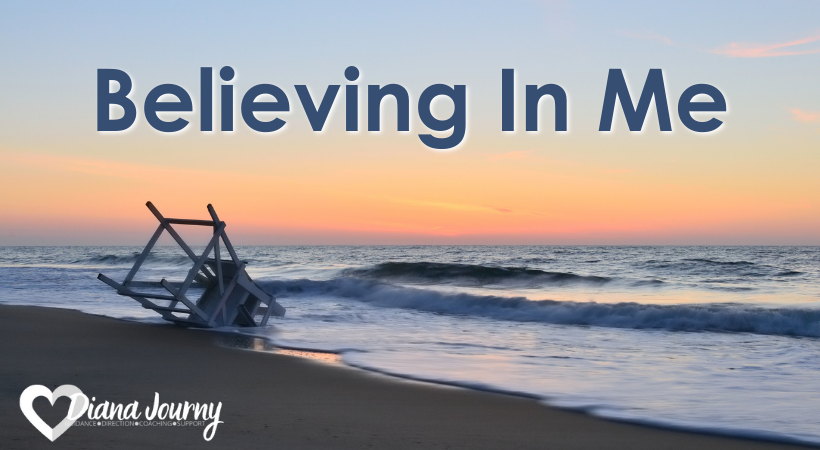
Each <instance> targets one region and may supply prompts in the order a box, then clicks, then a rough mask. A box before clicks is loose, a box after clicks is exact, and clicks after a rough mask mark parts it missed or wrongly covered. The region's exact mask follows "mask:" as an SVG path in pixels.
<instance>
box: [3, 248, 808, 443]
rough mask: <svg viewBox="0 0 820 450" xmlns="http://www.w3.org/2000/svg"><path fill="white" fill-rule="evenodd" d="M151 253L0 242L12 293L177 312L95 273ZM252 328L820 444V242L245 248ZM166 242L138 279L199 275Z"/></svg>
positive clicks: (520, 389)
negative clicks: (255, 324)
mask: <svg viewBox="0 0 820 450" xmlns="http://www.w3.org/2000/svg"><path fill="white" fill-rule="evenodd" d="M140 250H141V248H136V247H5V248H0V303H7V304H30V305H41V306H53V307H63V308H74V309H79V310H82V311H86V312H90V313H95V314H104V315H109V316H113V317H120V318H130V319H134V320H144V321H161V319H159V318H158V316H157V315H156V314H155V313H153V312H152V311H149V310H145V309H142V308H141V307H140V306H139V305H138V304H137V303H136V302H134V301H133V300H131V299H129V298H126V297H121V296H118V295H116V294H115V293H114V292H113V290H111V289H110V288H109V287H108V286H106V285H104V284H103V283H101V282H99V281H97V280H96V275H97V273H99V272H102V273H105V274H106V275H108V276H111V277H112V278H114V279H121V278H122V277H124V275H125V273H126V272H127V271H128V269H129V268H130V266H131V265H132V264H133V262H134V260H135V258H136V255H137V254H138V253H139V252H140ZM237 252H238V253H239V255H240V257H241V258H243V259H245V260H247V261H248V262H249V267H248V270H249V272H250V273H251V275H252V276H253V277H254V279H255V280H256V281H257V282H258V283H259V284H260V286H262V287H263V289H265V290H266V291H268V292H269V293H271V294H273V295H274V296H276V298H277V301H278V302H279V303H280V304H282V305H283V306H285V307H286V308H287V310H288V311H287V314H286V316H285V317H282V318H274V319H272V320H271V326H269V327H266V328H263V329H255V330H247V329H245V330H232V329H227V330H225V331H226V332H240V331H241V332H250V333H255V334H257V335H262V336H264V337H266V338H268V339H270V340H272V341H273V342H274V343H277V344H279V345H284V346H289V347H296V348H303V349H314V350H327V351H334V352H339V353H341V356H342V359H343V361H344V362H345V363H347V364H349V365H352V366H356V367H361V368H365V369H369V370H375V371H379V372H382V373H387V374H394V375H399V376H403V377H409V378H414V379H420V380H428V381H435V382H439V383H447V384H455V385H461V386H467V387H473V388H478V389H488V390H494V391H502V392H510V393H517V394H522V395H527V396H531V397H533V398H537V399H539V400H540V401H542V402H544V403H546V404H549V405H553V406H558V407H564V408H573V409H578V410H582V411H585V412H587V413H589V414H593V415H598V416H602V417H606V418H612V419H617V420H625V421H632V422H639V423H646V424H653V425H659V426H666V427H674V428H682V429H689V430H696V431H706V432H714V433H721V434H729V435H739V436H748V437H756V438H761V439H771V440H778V441H787V442H802V443H809V444H814V445H820V414H819V413H818V412H817V410H818V407H820V247H587V246H570V247H550V246H534V247H527V246H500V247H492V246H451V247H448V246H401V247H375V246H363V247H319V246H317V247H238V248H237ZM188 265H189V261H188V259H187V257H186V256H185V255H184V254H182V253H181V251H179V250H177V249H175V248H173V247H158V248H157V249H156V251H155V253H154V254H153V255H152V257H151V258H149V260H148V262H147V263H146V268H145V269H144V271H142V272H141V277H138V279H158V278H161V277H167V278H169V279H174V278H182V277H183V276H184V275H185V273H186V271H187V266H188Z"/></svg>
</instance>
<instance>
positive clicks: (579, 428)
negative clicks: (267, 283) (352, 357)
mask: <svg viewBox="0 0 820 450" xmlns="http://www.w3.org/2000/svg"><path fill="white" fill-rule="evenodd" d="M217 338H218V336H217V335H216V333H211V332H206V331H194V330H187V329H183V328H179V327H176V326H173V325H150V324H141V323H130V322H124V321H119V320H115V319H110V318H105V317H98V316H92V315H87V314H82V313H79V312H76V311H70V310H61V309H51V308H37V307H26V306H6V305H0V448H3V449H18V448H19V449H23V448H25V449H32V448H49V449H56V448H69V449H74V448H76V449H80V448H92V449H93V448H106V449H109V448H114V449H120V448H124V449H130V448H134V449H144V448H153V447H156V448H160V447H161V448H230V449H237V448H239V449H256V448H272V449H314V448H315V449H348V448H350V449H353V448H355V449H360V448H362V449H367V448H374V449H404V448H416V449H422V448H423V449H427V448H430V449H485V448H486V449H530V448H532V449H590V450H591V449H596V450H598V449H636V450H641V449H670V450H671V449H728V450H731V449H750V450H755V449H786V448H800V447H797V446H790V445H784V444H776V443H768V442H758V441H751V440H743V439H732V438H724V437H717V436H709V435H700V434H694V433H686V432H678V431H671V430H664V429H658V428H651V427H643V426H638V425H631V424H625V423H618V422H612V421H607V420H601V419H597V418H594V417H589V416H586V415H584V414H580V413H574V412H569V411H563V410H559V409H553V408H548V407H545V406H542V405H541V404H539V403H537V402H536V401H534V400H530V399H526V398H518V397H513V396H506V395H500V394H493V393H487V392H478V391H472V390H468V389H459V388H450V387H440V386H436V385H430V384H424V383H416V382H405V381H402V380H397V379H392V378H389V377H386V376H381V375H374V374H370V373H368V372H364V371H361V370H356V369H351V368H348V367H345V366H342V365H339V364H327V363H322V362H316V361H312V360H310V359H306V358H300V357H297V356H292V355H285V354H271V353H259V352H252V351H248V350H238V349H233V348H226V347H224V346H220V345H217V344H216V341H217ZM33 384H42V385H45V386H47V387H48V388H50V389H54V388H56V387H57V386H60V385H64V384H73V385H76V386H77V387H79V388H80V389H81V390H82V391H83V392H84V393H85V394H86V395H88V396H89V397H92V396H93V397H95V399H96V401H95V402H93V403H94V404H97V403H99V402H102V401H103V400H108V401H110V402H115V403H131V402H133V401H135V400H137V401H139V404H140V410H144V409H145V407H146V406H148V405H149V404H151V403H152V402H153V399H154V393H155V392H158V393H159V395H160V398H161V401H163V402H175V403H176V402H184V401H188V402H191V403H194V402H199V403H208V402H214V403H216V402H222V410H221V417H220V420H221V421H223V422H224V423H222V424H220V425H219V426H218V428H217V431H216V434H215V437H214V438H213V440H212V441H210V442H205V440H204V439H203V428H204V427H203V426H182V427H180V426H150V427H145V426H142V427H132V426H130V427H126V426H105V427H91V426H74V427H71V428H69V429H68V430H67V431H66V432H65V434H63V435H62V436H61V437H60V438H58V439H57V440H56V441H55V442H54V443H52V442H50V441H49V440H48V439H46V438H45V437H44V436H43V435H42V434H40V433H39V432H38V431H37V430H36V429H35V428H34V427H33V426H32V425H31V424H30V423H29V422H28V420H27V419H26V418H25V417H24V416H23V414H22V412H21V411H20V407H19V398H20V394H21V393H22V391H23V390H24V389H25V388H27V387H28V386H30V385H33ZM68 405H69V401H68V399H66V398H61V399H59V400H58V401H57V403H56V405H55V406H54V407H52V406H50V404H49V403H48V401H47V400H46V399H44V398H42V397H41V398H39V399H37V400H35V403H34V408H35V411H37V412H38V413H39V414H40V416H41V417H43V419H44V420H45V421H46V422H47V423H49V424H50V425H52V426H53V425H54V424H56V423H57V422H58V421H59V420H60V418H61V417H62V416H64V415H65V414H66V412H67V410H68ZM143 414H144V411H143Z"/></svg>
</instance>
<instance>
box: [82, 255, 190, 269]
mask: <svg viewBox="0 0 820 450" xmlns="http://www.w3.org/2000/svg"><path fill="white" fill-rule="evenodd" d="M139 255H140V253H138V252H134V253H131V254H128V255H112V254H107V255H94V256H89V257H87V258H84V259H81V260H76V261H74V262H73V264H83V265H85V264H89V265H106V266H122V265H132V264H134V263H135V262H136V261H137V258H139ZM145 262H146V264H151V263H163V264H171V265H175V266H177V265H186V264H189V263H190V262H191V259H190V258H189V257H188V256H187V255H158V254H155V253H151V254H149V255H148V258H146V260H145Z"/></svg>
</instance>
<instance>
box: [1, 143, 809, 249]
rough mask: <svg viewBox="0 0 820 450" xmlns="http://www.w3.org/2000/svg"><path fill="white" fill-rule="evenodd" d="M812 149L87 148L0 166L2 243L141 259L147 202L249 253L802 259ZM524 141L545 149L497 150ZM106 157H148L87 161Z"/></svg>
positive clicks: (23, 154)
mask: <svg viewBox="0 0 820 450" xmlns="http://www.w3.org/2000/svg"><path fill="white" fill-rule="evenodd" d="M812 133H813V131H812V130H806V131H804V132H802V133H790V134H783V135H781V136H775V137H774V138H770V139H768V140H767V139H763V140H760V141H757V142H751V141H747V142H743V141H742V140H741V142H738V140H737V139H735V138H733V137H732V136H730V133H726V135H724V136H717V137H714V138H706V139H705V138H703V137H701V136H689V135H685V134H683V133H678V134H677V135H676V136H674V137H664V136H660V134H659V132H655V135H654V136H653V135H652V134H647V135H642V136H632V135H630V134H628V132H626V131H624V132H622V133H620V134H617V135H615V136H594V137H591V138H590V137H584V136H578V137H577V140H575V139H573V137H572V136H566V137H561V138H556V137H541V138H532V137H530V138H519V137H515V136H512V137H510V136H501V137H499V138H498V139H497V140H496V141H494V142H493V141H491V140H489V139H488V140H482V141H481V142H474V141H471V142H469V145H467V146H466V147H465V148H461V149H459V150H457V151H455V152H451V153H438V152H434V151H430V150H429V149H426V148H424V147H422V146H420V145H418V143H416V142H414V140H413V139H412V138H411V137H404V136H401V135H399V134H397V133H394V134H393V135H392V136H387V137H386V138H379V139H369V138H367V137H364V138H361V137H359V138H352V139H351V138H348V137H346V136H344V135H342V136H335V137H328V139H327V140H316V139H314V140H313V141H311V142H307V143H305V142H304V141H302V142H300V141H299V140H298V139H293V140H292V141H291V142H286V144H287V151H283V150H282V149H281V148H277V147H278V146H275V145H271V143H272V141H271V140H270V139H265V138H261V137H254V136H248V137H236V138H234V139H222V142H218V143H209V142H207V139H208V138H203V137H196V136H194V138H192V139H187V140H175V139H168V138H166V137H165V136H152V135H141V136H133V137H130V138H128V140H127V141H125V140H124V139H123V138H122V137H118V136H101V137H98V138H97V141H96V142H93V141H92V143H91V145H89V146H88V147H84V148H82V149H67V148H66V147H64V146H55V148H54V149H43V150H38V151H31V150H23V149H3V150H2V152H0V161H2V164H1V165H0V188H2V190H3V192H7V193H13V195H4V196H3V197H2V198H1V199H0V211H2V213H0V218H2V220H3V222H4V223H5V224H6V225H5V226H4V230H3V233H2V236H0V239H2V240H3V243H4V244H70V243H76V244H94V243H99V244H118V243H133V244H138V243H140V242H142V240H144V239H145V238H146V236H147V235H148V234H150V231H151V230H152V229H153V221H154V219H153V217H152V216H151V215H150V213H149V212H148V211H147V210H146V209H145V207H144V206H143V205H144V203H145V201H147V200H151V201H153V202H154V203H155V204H156V205H157V206H158V207H159V208H160V210H161V211H163V213H164V214H166V215H167V216H169V217H192V218H196V217H203V218H204V217H206V216H207V213H206V211H205V205H206V204H207V203H213V204H214V205H215V207H216V208H217V211H218V212H219V213H220V215H221V216H222V218H223V219H224V220H225V221H226V222H227V223H228V224H229V230H231V234H232V235H235V237H234V240H235V241H237V242H238V243H246V244H312V243H337V244H358V243H533V244H551V243H556V244H560V243H587V244H597V243H603V244H617V243H647V244H654V243H705V244H712V243H736V244H746V243H751V244H754V243H802V244H810V243H817V242H820V232H818V231H817V230H819V229H820V227H818V225H820V181H818V177H817V176H816V171H815V170H814V169H813V168H814V167H818V163H820V161H818V159H820V157H818V154H817V152H816V151H815V150H814V148H813V147H812V137H813V136H812ZM795 136H797V138H795ZM801 136H802V137H801ZM539 139H541V140H542V141H547V142H548V143H550V144H551V145H544V144H543V142H542V143H541V145H540V146H533V147H530V148H528V149H523V150H509V148H510V147H516V146H517V147H521V148H524V146H526V145H527V144H530V143H532V144H538V140H539ZM801 139H802V141H801ZM123 141H125V142H123ZM232 141H236V144H237V145H229V144H233V142H232ZM385 141H386V142H385ZM522 141H523V142H522ZM137 142H139V144H138V143H137ZM203 142H204V143H205V144H210V147H208V146H199V145H198V144H200V143H203ZM120 143H123V144H126V145H130V146H142V148H144V149H145V150H144V151H142V152H140V153H137V152H130V151H127V148H126V149H125V150H126V151H120V152H117V153H111V154H110V156H108V157H103V156H101V155H100V153H103V151H101V148H105V147H108V146H109V145H112V144H114V145H116V144H120ZM727 143H729V144H727ZM727 145H729V146H728V147H727ZM499 148H505V150H509V151H503V150H497V149H499ZM774 153H776V154H777V158H772V157H771V154H774ZM81 155H82V156H81ZM152 161H167V164H156V163H153V162H152Z"/></svg>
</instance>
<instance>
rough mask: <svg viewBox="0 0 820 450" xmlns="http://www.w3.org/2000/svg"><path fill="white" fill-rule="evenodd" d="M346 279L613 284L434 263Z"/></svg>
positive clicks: (386, 267)
mask: <svg viewBox="0 0 820 450" xmlns="http://www.w3.org/2000/svg"><path fill="white" fill-rule="evenodd" d="M345 275H348V276H352V277H358V278H372V279H380V280H389V281H395V282H407V283H420V284H453V285H462V286H464V285H467V286H485V285H506V286H509V285H515V286H519V287H530V286H532V287H535V286H543V285H550V284H569V283H593V284H601V283H606V282H608V281H611V279H610V278H608V277H599V276H591V275H576V274H574V273H566V272H548V271H544V270H538V269H527V268H524V267H491V266H482V265H475V264H453V263H434V262H386V263H381V264H377V265H375V266H372V267H367V268H362V269H350V270H347V271H345Z"/></svg>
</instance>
